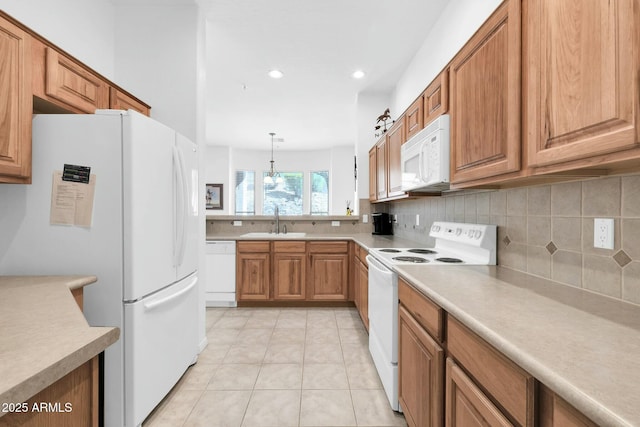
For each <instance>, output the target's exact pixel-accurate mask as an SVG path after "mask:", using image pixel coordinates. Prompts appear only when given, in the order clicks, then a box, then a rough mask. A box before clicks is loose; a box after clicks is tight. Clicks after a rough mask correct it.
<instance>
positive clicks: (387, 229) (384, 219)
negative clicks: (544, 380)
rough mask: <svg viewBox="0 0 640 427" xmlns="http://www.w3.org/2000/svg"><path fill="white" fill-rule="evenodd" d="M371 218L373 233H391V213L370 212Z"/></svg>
mask: <svg viewBox="0 0 640 427" xmlns="http://www.w3.org/2000/svg"><path fill="white" fill-rule="evenodd" d="M371 220H372V222H373V233H371V234H381V235H385V234H386V235H389V234H393V224H392V223H391V215H389V214H388V213H385V212H375V213H372V214H371Z"/></svg>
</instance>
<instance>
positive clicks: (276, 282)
mask: <svg viewBox="0 0 640 427" xmlns="http://www.w3.org/2000/svg"><path fill="white" fill-rule="evenodd" d="M306 265H307V257H306V254H304V253H302V254H289V253H278V252H276V253H274V254H273V299H274V300H304V299H305V297H306V295H305V283H304V281H305V278H306V276H307V275H306Z"/></svg>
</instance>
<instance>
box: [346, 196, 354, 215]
mask: <svg viewBox="0 0 640 427" xmlns="http://www.w3.org/2000/svg"><path fill="white" fill-rule="evenodd" d="M352 213H353V210H351V200H347V216H348V215H351V214H352Z"/></svg>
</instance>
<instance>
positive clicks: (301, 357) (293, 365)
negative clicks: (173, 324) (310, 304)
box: [143, 308, 406, 427]
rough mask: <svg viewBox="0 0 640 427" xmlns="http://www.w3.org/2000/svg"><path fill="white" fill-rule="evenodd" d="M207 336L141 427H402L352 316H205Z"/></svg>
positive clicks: (325, 312) (251, 311) (255, 312)
mask: <svg viewBox="0 0 640 427" xmlns="http://www.w3.org/2000/svg"><path fill="white" fill-rule="evenodd" d="M207 338H208V341H209V345H208V346H207V348H206V349H205V350H204V351H203V352H202V353H201V354H200V356H199V357H198V363H197V364H195V365H194V366H192V367H191V368H189V370H188V371H187V372H186V373H185V375H184V376H183V377H182V379H181V380H180V382H178V384H177V385H176V386H175V387H174V389H173V390H172V391H171V393H169V395H168V396H167V397H166V398H165V399H164V400H163V401H162V403H161V404H160V405H158V407H157V408H156V410H155V411H154V412H153V413H152V414H151V415H150V416H149V418H147V420H146V421H145V422H144V424H143V427H165V426H166V427H180V426H183V427H196V426H202V427H215V426H229V427H231V426H242V427H254V426H255V427H258V426H330V427H337V426H406V422H405V420H404V417H403V416H402V415H400V414H397V413H395V412H393V411H392V410H391V408H390V406H389V403H388V401H387V399H386V396H385V394H384V391H383V390H382V384H381V383H380V379H379V378H378V374H377V372H376V370H375V367H374V366H373V362H372V360H371V356H370V355H369V350H368V347H367V339H368V338H367V334H366V332H365V330H364V326H363V324H362V321H361V320H360V318H359V317H358V313H357V312H356V311H355V309H351V308H313V309H298V308H295V309H294V308H292V309H273V308H237V309H235V308H215V309H208V310H207Z"/></svg>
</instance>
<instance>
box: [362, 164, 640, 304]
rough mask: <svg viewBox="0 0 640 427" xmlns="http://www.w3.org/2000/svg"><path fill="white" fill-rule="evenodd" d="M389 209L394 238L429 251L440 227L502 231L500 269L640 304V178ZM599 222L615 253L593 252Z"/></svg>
mask: <svg viewBox="0 0 640 427" xmlns="http://www.w3.org/2000/svg"><path fill="white" fill-rule="evenodd" d="M387 208H388V210H389V212H390V213H391V214H393V215H397V223H396V224H395V225H394V234H395V235H397V236H399V237H403V238H407V239H411V240H415V241H418V242H420V243H424V244H425V245H432V244H433V241H432V240H431V238H430V237H429V236H428V228H429V226H430V225H431V223H432V222H433V221H436V220H438V221H455V222H469V223H489V224H496V225H498V264H500V265H502V266H504V267H509V268H512V269H515V270H519V271H523V272H527V273H529V274H533V275H536V276H540V277H544V278H548V279H551V280H554V281H557V282H562V283H565V284H568V285H571V286H577V287H582V288H585V289H589V290H591V291H594V292H598V293H601V294H605V295H608V296H611V297H614V298H617V299H621V300H624V301H628V302H632V303H635V304H640V175H627V176H616V177H605V178H598V179H588V180H583V181H574V182H568V183H561V184H550V185H540V186H532V187H523V188H515V189H507V190H496V191H473V192H472V191H465V192H453V193H449V194H447V195H446V196H443V197H433V198H421V199H416V200H410V201H401V202H394V203H390V204H389V206H388V207H387ZM374 209H375V205H374ZM416 214H419V215H420V225H418V226H416V225H415V221H416ZM594 218H613V219H614V226H615V237H614V239H615V240H614V249H613V250H608V249H600V248H594V247H593V222H594Z"/></svg>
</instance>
